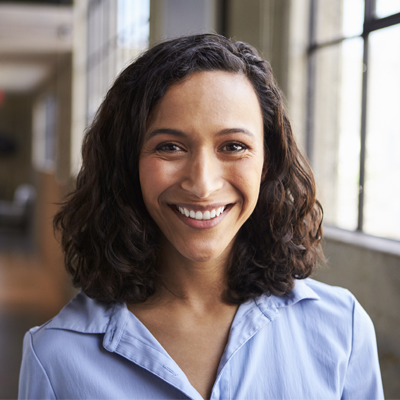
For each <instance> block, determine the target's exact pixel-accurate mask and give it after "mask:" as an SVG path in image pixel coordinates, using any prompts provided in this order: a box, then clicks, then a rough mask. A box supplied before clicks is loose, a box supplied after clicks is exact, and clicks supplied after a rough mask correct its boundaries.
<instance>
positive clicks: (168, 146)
mask: <svg viewBox="0 0 400 400" xmlns="http://www.w3.org/2000/svg"><path fill="white" fill-rule="evenodd" d="M156 150H157V151H159V152H165V153H175V152H177V151H182V150H183V149H182V148H181V147H180V146H179V145H178V144H176V143H171V142H164V143H160V144H159V145H158V146H157V147H156Z"/></svg>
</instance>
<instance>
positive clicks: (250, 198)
mask: <svg viewBox="0 0 400 400" xmlns="http://www.w3.org/2000/svg"><path fill="white" fill-rule="evenodd" d="M257 161H258V160H257ZM262 169H263V163H261V162H254V160H253V162H247V163H243V165H241V167H240V169H237V170H236V171H235V172H234V175H233V178H234V179H235V180H236V182H237V184H236V185H235V186H236V187H237V189H238V190H239V192H241V193H242V196H243V197H244V202H245V205H247V206H250V207H255V204H256V203H257V200H258V195H259V192H260V185H261V176H262Z"/></svg>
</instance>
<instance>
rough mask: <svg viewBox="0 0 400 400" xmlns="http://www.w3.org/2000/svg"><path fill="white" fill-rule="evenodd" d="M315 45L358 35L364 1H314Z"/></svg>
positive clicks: (361, 26) (361, 22) (362, 17)
mask: <svg viewBox="0 0 400 400" xmlns="http://www.w3.org/2000/svg"><path fill="white" fill-rule="evenodd" d="M316 13H317V15H316V21H317V26H316V36H317V43H321V42H325V41H329V40H333V39H338V38H341V37H349V36H356V35H360V34H361V33H362V30H363V23H364V0H346V1H344V0H335V1H327V0H316Z"/></svg>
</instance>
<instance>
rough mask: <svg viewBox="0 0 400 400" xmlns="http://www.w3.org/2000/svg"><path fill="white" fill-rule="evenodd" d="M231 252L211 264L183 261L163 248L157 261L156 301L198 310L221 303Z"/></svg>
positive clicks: (168, 247)
mask: <svg viewBox="0 0 400 400" xmlns="http://www.w3.org/2000/svg"><path fill="white" fill-rule="evenodd" d="M230 264H231V249H227V250H226V251H225V252H224V253H223V254H221V256H219V257H218V258H216V259H213V260H210V261H194V260H188V259H187V258H184V257H183V256H182V255H181V254H180V253H179V252H178V251H177V250H176V249H175V248H174V247H172V246H164V248H163V250H162V251H161V254H160V259H159V272H160V275H161V280H162V284H161V286H160V290H159V296H158V297H159V298H160V297H161V298H163V299H169V300H170V301H174V302H178V303H182V304H185V305H187V306H190V307H195V308H198V309H199V310H200V309H206V308H212V307H214V306H215V304H216V302H219V303H223V302H224V294H225V292H226V289H227V272H228V268H229V266H230Z"/></svg>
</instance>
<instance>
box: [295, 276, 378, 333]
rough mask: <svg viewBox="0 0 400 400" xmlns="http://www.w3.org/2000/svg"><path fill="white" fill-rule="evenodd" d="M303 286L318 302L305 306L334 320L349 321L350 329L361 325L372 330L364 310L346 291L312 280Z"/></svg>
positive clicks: (369, 319) (305, 282)
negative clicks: (316, 297)
mask: <svg viewBox="0 0 400 400" xmlns="http://www.w3.org/2000/svg"><path fill="white" fill-rule="evenodd" d="M303 284H304V285H306V286H307V287H308V288H310V289H311V290H312V291H313V292H314V293H315V294H316V295H317V296H318V297H319V300H318V301H316V302H313V303H312V304H307V305H306V306H308V307H311V308H314V309H315V311H318V310H319V311H320V312H321V313H325V314H326V315H331V316H332V317H335V320H336V321H338V320H341V319H345V320H347V321H348V320H349V319H350V320H351V324H352V327H353V328H354V324H355V323H362V324H364V325H365V327H367V326H369V327H372V328H373V325H372V321H371V318H370V317H369V315H368V314H367V313H366V311H365V310H364V308H363V307H362V306H361V304H360V303H359V302H358V300H357V299H356V298H355V296H354V295H353V294H352V293H351V292H350V291H349V290H347V289H344V288H342V287H338V286H330V285H327V284H325V283H322V282H318V281H316V280H314V279H305V280H304V281H303Z"/></svg>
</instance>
